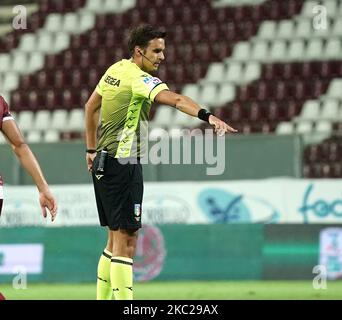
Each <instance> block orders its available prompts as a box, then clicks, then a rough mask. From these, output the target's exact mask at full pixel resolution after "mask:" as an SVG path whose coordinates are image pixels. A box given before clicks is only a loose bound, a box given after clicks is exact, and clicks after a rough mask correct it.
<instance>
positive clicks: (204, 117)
mask: <svg viewBox="0 0 342 320" xmlns="http://www.w3.org/2000/svg"><path fill="white" fill-rule="evenodd" d="M210 116H211V113H210V111H208V110H206V109H201V110H200V111H198V115H197V117H198V119H201V120H203V121H206V122H209V117H210Z"/></svg>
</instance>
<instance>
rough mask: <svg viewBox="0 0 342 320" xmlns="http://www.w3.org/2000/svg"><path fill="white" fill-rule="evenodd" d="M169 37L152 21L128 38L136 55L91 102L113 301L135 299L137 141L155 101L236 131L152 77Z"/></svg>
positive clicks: (101, 288)
mask: <svg viewBox="0 0 342 320" xmlns="http://www.w3.org/2000/svg"><path fill="white" fill-rule="evenodd" d="M165 37H166V33H165V32H162V31H160V30H158V29H155V28H154V27H152V26H149V25H144V26H140V27H138V28H136V29H134V30H133V31H132V32H131V34H130V37H129V40H128V49H129V52H130V55H131V58H130V59H123V60H121V61H119V62H117V63H115V64H113V65H112V66H110V67H109V69H108V70H107V71H106V73H105V74H104V75H103V77H102V78H101V80H100V82H99V84H98V85H97V87H96V89H95V90H94V92H93V93H92V95H91V96H90V98H89V100H88V102H87V103H86V105H85V122H86V123H85V125H86V145H87V150H86V161H87V165H88V170H89V171H91V172H92V177H93V184H94V190H95V198H96V204H97V209H98V214H99V220H100V224H101V226H104V227H107V228H108V242H107V246H106V248H105V250H104V252H103V254H102V255H101V257H100V260H99V264H98V270H97V299H98V300H110V299H112V294H114V297H115V299H116V300H132V299H133V256H134V251H135V247H136V243H137V236H138V229H139V228H141V213H142V198H143V175H142V167H141V164H140V162H139V160H140V157H141V156H142V154H141V153H142V150H141V148H140V144H139V143H138V144H136V143H135V142H136V140H138V141H139V138H140V130H139V128H140V125H141V123H142V122H144V123H145V122H146V121H148V116H149V112H150V108H151V103H152V102H157V103H160V104H166V105H170V106H172V107H175V108H177V109H178V110H180V111H182V112H184V113H186V114H188V115H190V116H193V117H198V118H200V119H202V120H203V121H207V122H209V123H210V124H211V125H212V126H213V127H214V129H215V131H216V132H217V133H218V134H220V135H223V134H224V133H225V132H236V130H235V129H233V128H232V127H230V126H229V125H227V124H226V123H225V122H223V121H221V120H220V119H218V118H217V117H215V116H214V115H212V114H210V112H209V111H207V110H205V109H202V108H201V107H200V106H199V105H198V104H197V103H195V102H194V101H193V100H191V99H190V98H188V97H186V96H182V95H180V94H177V93H174V92H172V91H170V90H169V89H168V86H167V85H166V84H165V83H163V82H162V81H161V80H160V79H158V78H156V77H153V76H151V75H150V73H152V72H154V71H156V70H157V69H158V67H159V65H160V64H161V63H162V62H163V61H164V59H165V57H164V50H165ZM100 117H101V125H100V128H99V129H100V130H99V131H100V132H99V138H98V141H97V131H98V124H99V120H100ZM131 159H135V160H136V161H128V160H131ZM124 160H127V161H124Z"/></svg>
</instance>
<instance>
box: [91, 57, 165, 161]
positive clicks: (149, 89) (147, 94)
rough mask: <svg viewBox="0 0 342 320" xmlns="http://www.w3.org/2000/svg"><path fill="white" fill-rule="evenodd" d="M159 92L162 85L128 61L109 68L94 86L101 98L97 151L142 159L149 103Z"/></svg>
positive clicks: (163, 88) (163, 85) (122, 61)
mask: <svg viewBox="0 0 342 320" xmlns="http://www.w3.org/2000/svg"><path fill="white" fill-rule="evenodd" d="M163 90H168V87H167V85H166V84H165V83H163V82H162V81H161V80H160V79H158V78H155V77H153V76H151V75H150V74H148V73H146V72H144V71H143V70H141V69H140V68H139V67H138V66H137V65H136V64H135V63H133V62H131V61H130V60H127V59H123V60H121V61H119V62H117V63H115V64H113V65H112V66H111V67H109V69H108V70H107V71H106V73H105V74H104V75H103V77H102V78H101V80H100V82H99V83H98V85H97V87H96V92H97V93H98V94H99V95H101V96H102V103H101V127H100V133H99V140H98V145H97V150H98V151H99V150H102V149H104V148H107V150H108V152H109V154H110V155H111V156H113V157H115V158H129V157H140V156H142V154H143V152H144V142H145V140H146V138H147V137H146V136H145V134H146V133H147V121H148V117H149V112H150V108H151V104H152V102H153V101H154V99H155V97H156V96H157V94H158V93H159V92H161V91H163Z"/></svg>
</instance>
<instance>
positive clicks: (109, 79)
mask: <svg viewBox="0 0 342 320" xmlns="http://www.w3.org/2000/svg"><path fill="white" fill-rule="evenodd" d="M104 81H105V82H106V83H108V84H110V85H111V86H115V87H120V80H119V79H115V78H113V77H111V76H107V77H106V78H105V80H104Z"/></svg>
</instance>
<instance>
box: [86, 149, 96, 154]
mask: <svg viewBox="0 0 342 320" xmlns="http://www.w3.org/2000/svg"><path fill="white" fill-rule="evenodd" d="M86 153H96V149H87V150H86Z"/></svg>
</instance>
